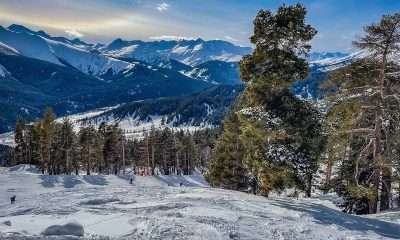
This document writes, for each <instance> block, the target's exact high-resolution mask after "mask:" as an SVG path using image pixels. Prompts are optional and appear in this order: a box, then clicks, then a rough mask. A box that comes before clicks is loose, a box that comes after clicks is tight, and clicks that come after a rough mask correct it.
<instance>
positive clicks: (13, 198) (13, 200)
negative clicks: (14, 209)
mask: <svg viewBox="0 0 400 240" xmlns="http://www.w3.org/2000/svg"><path fill="white" fill-rule="evenodd" d="M16 197H17V196H16V195H14V196H12V197H11V198H10V199H11V204H14V203H15V198H16Z"/></svg>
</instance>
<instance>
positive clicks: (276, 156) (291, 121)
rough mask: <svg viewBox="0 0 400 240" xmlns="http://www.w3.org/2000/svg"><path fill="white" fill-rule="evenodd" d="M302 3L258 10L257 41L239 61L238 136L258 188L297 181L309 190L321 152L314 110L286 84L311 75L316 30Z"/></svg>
mask: <svg viewBox="0 0 400 240" xmlns="http://www.w3.org/2000/svg"><path fill="white" fill-rule="evenodd" d="M305 17H306V9H305V8H304V6H303V5H301V4H297V5H295V6H285V5H283V6H281V7H279V8H278V10H277V13H276V14H274V13H272V12H271V11H264V10H261V11H260V12H259V13H258V15H257V17H256V19H255V20H254V35H253V36H252V37H251V42H252V43H253V44H255V45H256V48H255V50H254V52H253V54H252V55H248V56H245V57H244V58H243V59H242V61H241V62H240V76H241V79H242V81H243V82H244V83H245V84H246V88H245V91H244V94H243V104H242V109H241V110H240V111H239V119H240V122H241V123H240V125H241V127H242V132H241V140H242V142H243V144H244V147H245V149H246V156H245V161H244V163H245V165H246V167H247V169H248V171H249V173H250V174H251V175H252V176H253V177H255V178H256V179H257V181H258V185H259V187H258V190H257V192H258V194H261V195H264V196H268V193H269V192H270V191H271V190H278V191H279V190H282V189H284V188H285V187H289V186H293V185H295V186H298V187H300V188H302V189H304V190H307V191H306V192H307V195H310V194H311V191H310V189H311V179H312V174H313V173H314V172H315V171H316V168H317V159H318V157H319V155H320V151H321V148H322V146H321V144H317V145H314V144H315V143H318V142H319V140H320V137H321V123H320V120H319V114H318V112H317V111H316V110H315V109H313V107H312V105H311V104H310V103H308V102H305V101H302V100H300V99H298V98H297V97H296V96H295V95H294V94H293V93H291V92H290V90H289V89H290V88H291V87H292V86H293V84H294V82H295V81H298V80H301V79H305V78H306V77H307V76H308V75H309V67H308V63H307V62H306V60H305V59H304V58H302V57H304V56H306V54H307V53H308V52H309V50H310V48H311V46H310V45H309V44H308V41H310V40H311V39H312V38H313V36H314V35H315V34H316V33H317V31H316V30H315V29H314V28H312V27H311V26H310V25H308V24H306V23H305Z"/></svg>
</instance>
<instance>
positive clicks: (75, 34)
mask: <svg viewBox="0 0 400 240" xmlns="http://www.w3.org/2000/svg"><path fill="white" fill-rule="evenodd" d="M65 33H67V34H68V36H70V37H75V38H81V37H83V36H84V35H83V34H82V33H80V32H78V31H76V30H75V29H67V30H65Z"/></svg>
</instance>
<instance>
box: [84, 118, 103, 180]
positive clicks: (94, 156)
mask: <svg viewBox="0 0 400 240" xmlns="http://www.w3.org/2000/svg"><path fill="white" fill-rule="evenodd" d="M79 144H80V145H81V162H82V163H84V164H85V168H86V174H87V175H90V174H91V171H92V170H93V169H94V168H95V166H96V165H98V164H100V160H101V145H100V137H99V134H98V132H97V131H96V129H95V127H94V126H93V125H88V126H86V127H83V128H81V130H80V131H79Z"/></svg>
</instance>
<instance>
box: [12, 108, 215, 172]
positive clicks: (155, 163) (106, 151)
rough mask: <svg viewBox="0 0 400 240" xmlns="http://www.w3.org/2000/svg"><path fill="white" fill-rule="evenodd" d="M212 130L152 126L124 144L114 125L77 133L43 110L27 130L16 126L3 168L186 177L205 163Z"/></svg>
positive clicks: (211, 144)
mask: <svg viewBox="0 0 400 240" xmlns="http://www.w3.org/2000/svg"><path fill="white" fill-rule="evenodd" d="M218 131H219V130H218V129H205V130H199V131H195V132H193V133H190V132H188V131H183V130H180V131H174V130H171V129H170V128H165V129H163V130H160V129H156V128H155V127H154V126H153V127H152V128H151V129H150V131H148V132H146V133H144V135H143V138H141V139H126V138H125V136H124V134H123V133H124V132H123V130H122V129H121V128H119V126H118V124H117V123H115V124H112V125H107V124H106V123H105V122H103V123H101V124H100V125H99V127H98V128H96V127H95V126H94V125H86V126H84V127H81V128H80V130H79V131H78V132H77V133H75V131H74V129H73V124H72V122H71V121H70V120H69V119H68V118H64V119H63V120H62V122H60V123H58V122H56V121H55V115H54V113H53V111H52V110H51V109H50V108H49V109H47V110H46V112H45V114H44V117H43V119H40V120H37V121H35V122H34V123H33V124H28V125H27V124H25V123H24V121H23V120H18V122H17V123H16V127H15V143H16V146H15V148H14V149H13V151H12V153H11V157H10V162H9V163H8V164H9V165H15V164H34V165H37V166H39V168H40V170H41V171H42V173H48V174H50V175H60V174H66V175H70V174H76V175H78V174H81V171H84V173H85V174H87V175H90V174H92V173H96V174H127V173H128V172H126V169H130V172H129V173H130V174H141V175H161V174H162V175H172V174H175V175H189V174H192V173H193V172H194V171H200V172H201V171H203V170H204V168H205V167H206V166H207V165H208V163H209V162H210V160H211V156H212V155H211V154H212V149H213V148H214V144H215V142H216V140H215V139H216V138H217V137H218Z"/></svg>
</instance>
